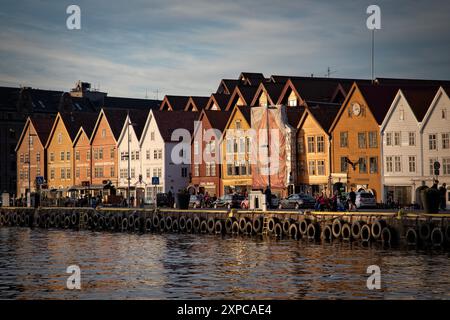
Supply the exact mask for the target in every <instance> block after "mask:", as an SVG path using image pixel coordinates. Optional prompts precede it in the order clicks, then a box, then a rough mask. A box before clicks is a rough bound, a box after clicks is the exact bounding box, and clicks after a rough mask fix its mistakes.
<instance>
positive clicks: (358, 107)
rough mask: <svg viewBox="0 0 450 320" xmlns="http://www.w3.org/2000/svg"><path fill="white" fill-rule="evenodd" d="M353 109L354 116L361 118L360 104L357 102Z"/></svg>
mask: <svg viewBox="0 0 450 320" xmlns="http://www.w3.org/2000/svg"><path fill="white" fill-rule="evenodd" d="M352 108H353V114H354V115H355V116H359V114H360V113H361V106H360V105H359V103H357V102H355V103H353V105H352Z"/></svg>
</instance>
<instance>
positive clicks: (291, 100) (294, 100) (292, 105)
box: [288, 99, 297, 107]
mask: <svg viewBox="0 0 450 320" xmlns="http://www.w3.org/2000/svg"><path fill="white" fill-rule="evenodd" d="M288 106H289V107H296V106H297V99H290V100H289V101H288Z"/></svg>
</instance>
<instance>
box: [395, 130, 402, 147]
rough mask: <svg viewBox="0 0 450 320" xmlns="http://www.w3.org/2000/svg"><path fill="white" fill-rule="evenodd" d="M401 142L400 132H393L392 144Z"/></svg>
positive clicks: (397, 144) (396, 144)
mask: <svg viewBox="0 0 450 320" xmlns="http://www.w3.org/2000/svg"><path fill="white" fill-rule="evenodd" d="M400 142H401V133H400V132H394V146H399V145H400Z"/></svg>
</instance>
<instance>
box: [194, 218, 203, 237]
mask: <svg viewBox="0 0 450 320" xmlns="http://www.w3.org/2000/svg"><path fill="white" fill-rule="evenodd" d="M201 223H202V221H201V220H200V217H198V216H195V217H194V221H193V222H192V227H193V229H194V232H196V233H198V232H200V224H201Z"/></svg>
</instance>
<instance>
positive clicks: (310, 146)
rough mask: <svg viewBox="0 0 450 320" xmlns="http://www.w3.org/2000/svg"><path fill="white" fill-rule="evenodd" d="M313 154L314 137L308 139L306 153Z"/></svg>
mask: <svg viewBox="0 0 450 320" xmlns="http://www.w3.org/2000/svg"><path fill="white" fill-rule="evenodd" d="M314 152H315V142H314V137H308V153H314Z"/></svg>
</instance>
